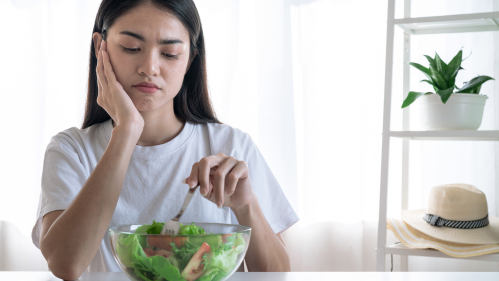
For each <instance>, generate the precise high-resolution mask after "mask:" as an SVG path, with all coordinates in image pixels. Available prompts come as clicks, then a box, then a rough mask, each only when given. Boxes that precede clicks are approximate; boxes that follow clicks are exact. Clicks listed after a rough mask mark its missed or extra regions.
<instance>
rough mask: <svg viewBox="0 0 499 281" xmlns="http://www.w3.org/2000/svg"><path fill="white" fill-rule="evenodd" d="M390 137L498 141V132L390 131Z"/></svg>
mask: <svg viewBox="0 0 499 281" xmlns="http://www.w3.org/2000/svg"><path fill="white" fill-rule="evenodd" d="M390 136H391V137H395V138H402V139H408V140H447V141H449V140H457V141H462V140H472V141H499V131H498V130H494V131H476V130H455V131H391V132H390Z"/></svg>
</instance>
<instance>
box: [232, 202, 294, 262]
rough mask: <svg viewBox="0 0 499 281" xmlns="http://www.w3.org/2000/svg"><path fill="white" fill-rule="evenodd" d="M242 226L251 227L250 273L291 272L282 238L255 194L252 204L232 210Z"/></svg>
mask: <svg viewBox="0 0 499 281" xmlns="http://www.w3.org/2000/svg"><path fill="white" fill-rule="evenodd" d="M232 210H233V211H234V214H235V215H236V218H237V221H238V222H239V224H241V225H246V226H249V227H251V240H250V245H249V247H248V251H247V253H246V256H245V258H244V259H245V261H246V266H247V267H248V271H250V272H251V271H271V272H278V271H290V262H289V256H288V252H287V251H286V248H285V246H284V243H283V242H282V238H280V237H279V235H276V234H275V233H274V231H273V230H272V228H271V227H270V225H269V223H268V222H267V219H265V216H264V215H263V213H262V210H261V209H260V205H259V204H258V200H257V197H256V195H255V194H253V200H251V203H250V204H248V205H246V206H242V207H238V208H232Z"/></svg>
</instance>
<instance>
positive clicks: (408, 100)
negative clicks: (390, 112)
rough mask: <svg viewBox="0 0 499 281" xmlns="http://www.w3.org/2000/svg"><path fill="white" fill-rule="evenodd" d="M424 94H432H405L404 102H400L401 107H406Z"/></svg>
mask: <svg viewBox="0 0 499 281" xmlns="http://www.w3.org/2000/svg"><path fill="white" fill-rule="evenodd" d="M426 94H433V93H432V92H426V93H423V92H409V94H407V98H405V100H404V102H403V103H402V108H405V107H408V106H409V105H411V104H412V103H413V102H414V101H415V100H417V99H418V98H419V97H420V96H422V95H426Z"/></svg>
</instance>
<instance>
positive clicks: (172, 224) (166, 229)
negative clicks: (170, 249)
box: [161, 185, 199, 235]
mask: <svg viewBox="0 0 499 281" xmlns="http://www.w3.org/2000/svg"><path fill="white" fill-rule="evenodd" d="M198 187H199V185H198V186H195V187H193V188H190V189H189V192H187V195H186V196H185V200H184V204H183V205H182V208H181V209H180V212H178V214H177V215H176V216H175V217H174V218H173V219H171V220H169V221H167V222H166V223H165V224H164V225H163V228H161V234H167V235H178V232H179V230H180V223H179V222H178V220H179V219H180V217H181V216H182V214H183V213H184V211H185V209H187V206H188V205H189V202H191V198H192V195H194V192H196V189H198Z"/></svg>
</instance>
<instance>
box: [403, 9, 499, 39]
mask: <svg viewBox="0 0 499 281" xmlns="http://www.w3.org/2000/svg"><path fill="white" fill-rule="evenodd" d="M394 24H395V25H397V26H399V27H400V28H402V29H403V30H405V32H407V33H409V34H412V35H421V34H442V33H459V32H477V31H498V30H499V12H490V13H476V14H461V15H450V16H438V17H421V18H401V19H395V20H394Z"/></svg>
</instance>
